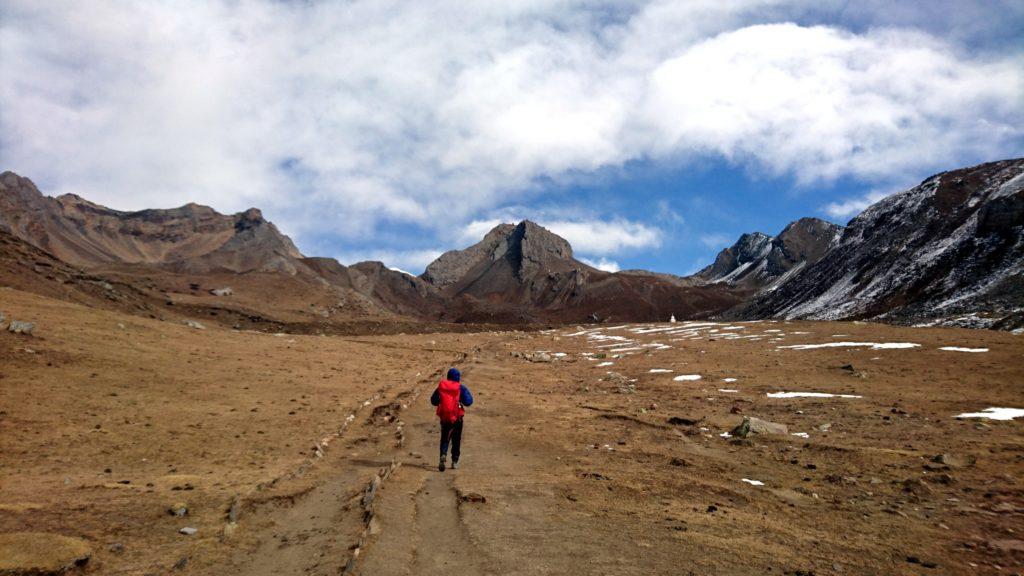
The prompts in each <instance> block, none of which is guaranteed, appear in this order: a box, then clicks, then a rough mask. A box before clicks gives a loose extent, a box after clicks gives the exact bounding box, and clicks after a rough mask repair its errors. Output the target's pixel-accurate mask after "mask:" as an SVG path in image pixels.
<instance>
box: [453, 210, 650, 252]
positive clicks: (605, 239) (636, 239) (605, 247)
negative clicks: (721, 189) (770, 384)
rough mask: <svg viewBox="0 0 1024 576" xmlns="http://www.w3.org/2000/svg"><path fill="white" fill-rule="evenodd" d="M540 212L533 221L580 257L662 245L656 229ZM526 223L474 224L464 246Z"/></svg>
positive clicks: (514, 220) (621, 221)
mask: <svg viewBox="0 0 1024 576" xmlns="http://www.w3.org/2000/svg"><path fill="white" fill-rule="evenodd" d="M540 212H541V214H539V215H532V216H531V219H532V220H534V221H535V222H536V223H537V224H539V225H541V226H543V227H544V228H547V229H548V230H550V231H551V232H552V233H554V234H557V235H558V236H561V237H562V238H564V239H566V240H568V241H569V244H570V245H572V249H573V252H574V253H576V254H588V255H591V256H604V255H610V254H621V253H624V252H629V251H635V250H640V249H645V248H656V247H658V246H660V245H661V238H662V231H661V229H660V228H657V227H655V226H650V225H647V224H643V223H640V222H633V221H630V220H625V219H622V218H615V219H600V218H588V219H576V220H561V219H547V218H545V217H544V215H543V213H544V212H545V211H544V210H541V211H540ZM522 220H523V218H519V217H514V216H512V217H501V218H495V219H488V220H474V221H472V222H470V223H469V224H467V225H466V226H464V227H462V229H461V231H460V233H459V240H460V241H461V242H462V244H464V245H470V244H473V243H476V242H479V241H480V239H481V238H483V236H484V235H485V234H486V233H487V232H489V231H490V230H491V229H493V228H494V227H495V226H497V225H498V224H501V223H502V222H509V223H518V222H521V221H522ZM460 247H461V246H460Z"/></svg>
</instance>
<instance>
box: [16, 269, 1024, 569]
mask: <svg viewBox="0 0 1024 576" xmlns="http://www.w3.org/2000/svg"><path fill="white" fill-rule="evenodd" d="M0 312H3V313H4V314H6V315H7V317H8V319H17V320H26V321H32V322H35V323H36V330H35V333H34V335H32V336H26V335H19V334H12V333H8V332H6V331H4V332H0V574H21V573H32V572H30V570H31V569H36V570H37V572H36V573H46V571H50V572H51V573H53V572H59V571H61V570H66V571H68V572H72V573H73V572H80V573H85V574H176V573H181V574H211V575H213V574H218V575H220V574H325V575H326V574H340V573H353V574H363V575H367V576H372V575H389V574H409V575H428V574H442V573H444V574H468V575H472V574H523V575H526V574H599V573H600V574H604V573H614V574H637V575H639V574H645V575H646V574H698V575H704V574H793V575H796V574H803V575H807V574H817V575H821V574H865V575H868V574H1015V573H1021V571H1022V570H1024V481H1022V480H1024V479H1022V472H1024V433H1022V424H1024V419H1021V418H1017V419H1012V418H1010V419H1006V420H999V419H994V418H991V417H961V418H957V416H958V415H961V414H975V413H981V414H980V416H985V413H984V412H983V411H984V410H986V409H988V408H1015V409H1020V408H1024V340H1022V337H1024V336H1021V335H1017V334H1011V333H1007V332H995V331H981V330H963V329H944V328H906V327H896V326H888V325H882V324H873V323H859V322H829V323H826V322H791V323H790V322H738V323H722V322H680V323H675V324H669V323H662V324H628V325H608V324H594V325H584V326H578V327H577V326H562V327H556V328H549V329H545V330H537V331H532V332H523V331H504V332H497V331H495V332H483V333H463V334H453V333H437V334H417V335H406V334H397V335H388V336H313V335H294V334H285V333H278V334H268V333H261V332H256V331H248V330H231V329H228V328H225V327H222V326H214V325H211V326H207V327H204V328H203V329H197V328H193V327H189V326H187V325H184V324H180V323H177V322H168V321H158V320H154V319H146V318H140V317H137V316H129V315H124V314H120V313H117V312H111V311H102V310H97V309H93V308H87V307H84V306H81V305H77V304H73V303H68V302H64V301H59V300H54V299H50V298H46V297H44V296H39V295H33V294H29V293H27V292H21V291H18V290H13V289H2V290H0ZM943 348H952V349H943ZM982 350H984V351H982ZM453 365H454V366H457V367H459V368H460V369H462V370H463V375H464V376H463V382H464V383H465V384H466V385H467V386H469V387H470V389H471V390H472V391H473V393H474V395H475V396H476V403H475V404H474V405H473V406H472V407H470V408H469V409H468V414H467V416H466V432H465V438H464V446H463V454H464V455H463V459H462V462H461V463H460V468H459V469H458V470H448V471H446V472H444V473H441V472H438V471H437V468H436V465H437V446H436V441H437V438H436V435H437V429H438V426H437V424H436V420H435V417H434V414H433V409H432V407H431V406H430V405H429V402H428V396H429V394H430V392H431V391H432V390H433V387H434V385H435V384H436V381H437V380H438V378H439V376H440V375H441V373H442V372H443V370H445V369H446V368H448V367H449V366H453ZM808 394H809V395H808ZM989 415H990V416H993V415H994V416H1000V415H1001V414H999V413H995V414H991V413H990V414H989ZM1012 415H1013V414H1007V416H1012ZM744 418H751V420H750V421H749V422H748V425H749V428H751V429H752V430H751V431H750V433H749V434H745V433H746V432H747V430H746V429H745V428H746V427H744V426H742V423H743V421H744ZM738 425H740V429H739V430H734V429H735V428H736V427H737V426H738ZM780 425H784V426H785V428H784V429H783V427H782V426H780ZM183 529H187V530H184V531H183ZM193 529H194V530H193Z"/></svg>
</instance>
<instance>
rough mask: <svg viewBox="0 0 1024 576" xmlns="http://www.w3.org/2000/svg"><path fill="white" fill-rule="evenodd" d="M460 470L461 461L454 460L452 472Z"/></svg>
mask: <svg viewBox="0 0 1024 576" xmlns="http://www.w3.org/2000/svg"><path fill="white" fill-rule="evenodd" d="M458 468H459V461H458V460H452V470H458Z"/></svg>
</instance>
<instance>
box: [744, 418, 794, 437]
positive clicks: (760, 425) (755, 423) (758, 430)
mask: <svg viewBox="0 0 1024 576" xmlns="http://www.w3.org/2000/svg"><path fill="white" fill-rule="evenodd" d="M751 432H753V433H754V434H789V427H787V426H786V425H785V424H778V423H776V422H769V421H768V420H762V419H760V418H754V417H753V416H749V417H748V416H744V417H743V421H742V422H740V423H739V425H737V426H736V427H735V428H733V429H732V432H730V433H731V434H732V435H733V436H736V437H739V438H746V437H747V436H748V435H749V434H750V433H751Z"/></svg>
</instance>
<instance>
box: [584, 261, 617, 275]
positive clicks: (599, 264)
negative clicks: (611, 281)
mask: <svg viewBox="0 0 1024 576" xmlns="http://www.w3.org/2000/svg"><path fill="white" fill-rule="evenodd" d="M580 262H583V263H584V264H586V265H588V266H593V267H594V268H597V269H598V270H604V271H605V272H618V271H619V270H621V268H620V267H619V263H618V262H616V261H614V260H609V259H607V258H600V259H598V260H591V259H589V258H580Z"/></svg>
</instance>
